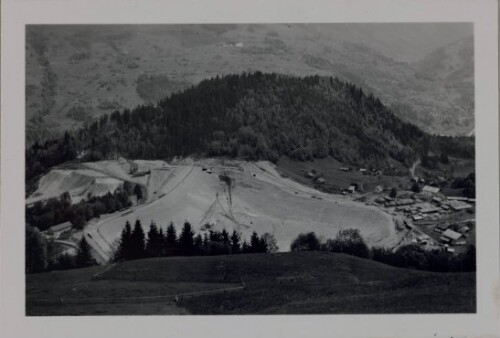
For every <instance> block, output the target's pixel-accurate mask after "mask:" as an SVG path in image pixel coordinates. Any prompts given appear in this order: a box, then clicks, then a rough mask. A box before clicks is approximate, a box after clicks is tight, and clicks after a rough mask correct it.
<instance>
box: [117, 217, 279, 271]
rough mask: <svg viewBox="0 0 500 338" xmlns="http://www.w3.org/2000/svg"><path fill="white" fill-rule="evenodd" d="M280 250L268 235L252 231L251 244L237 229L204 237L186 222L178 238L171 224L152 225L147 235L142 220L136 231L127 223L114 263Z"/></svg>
mask: <svg viewBox="0 0 500 338" xmlns="http://www.w3.org/2000/svg"><path fill="white" fill-rule="evenodd" d="M277 250H278V248H277V246H276V241H275V239H274V237H273V236H272V235H271V234H268V233H266V234H264V235H262V236H259V235H258V234H257V233H256V232H253V233H252V236H251V238H250V242H247V241H246V240H245V239H243V238H242V237H241V235H240V234H239V233H238V232H236V230H234V231H233V232H232V233H231V234H230V233H229V232H227V231H226V230H225V229H224V230H222V231H214V230H209V231H208V232H207V233H205V234H204V235H203V236H202V235H201V234H196V233H195V232H194V230H193V227H192V226H191V224H190V223H189V222H187V221H186V222H185V223H184V225H183V227H182V230H181V233H180V234H179V235H177V231H176V228H175V225H174V224H173V223H172V222H171V223H170V224H169V225H168V227H167V228H166V230H165V231H163V228H162V227H158V226H157V225H156V223H154V222H151V224H150V226H149V231H148V232H147V234H145V233H144V230H143V228H142V224H141V221H140V220H137V221H136V222H135V224H134V227H133V228H132V226H131V224H130V223H129V222H128V221H127V222H126V224H125V227H124V228H123V230H122V233H121V236H120V239H119V242H118V247H117V249H116V251H115V254H114V261H121V260H133V259H141V258H148V257H166V256H206V255H231V254H245V253H266V252H276V251H277Z"/></svg>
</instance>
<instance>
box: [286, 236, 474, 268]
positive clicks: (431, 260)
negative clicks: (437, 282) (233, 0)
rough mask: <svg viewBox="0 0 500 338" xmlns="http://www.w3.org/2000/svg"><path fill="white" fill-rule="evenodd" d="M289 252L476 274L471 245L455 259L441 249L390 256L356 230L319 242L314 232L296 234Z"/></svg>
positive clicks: (409, 248) (410, 249)
mask: <svg viewBox="0 0 500 338" xmlns="http://www.w3.org/2000/svg"><path fill="white" fill-rule="evenodd" d="M290 249H291V250H292V251H328V252H336V253H344V254H348V255H352V256H357V257H361V258H368V259H372V260H374V261H377V262H381V263H385V264H389V265H393V266H397V267H401V268H411V269H418V270H429V271H436V272H438V271H440V272H465V271H475V270H476V248H475V246H473V245H471V246H469V247H468V249H467V251H466V252H465V253H463V254H459V255H450V254H449V253H448V252H446V251H445V250H444V249H434V250H425V249H423V248H422V247H421V246H419V245H417V244H410V245H405V246H402V247H400V248H399V249H398V250H396V251H395V252H393V251H392V250H390V249H387V248H378V247H373V248H371V249H370V248H368V246H367V245H366V242H365V241H364V239H363V237H362V236H361V234H360V233H359V230H357V229H346V230H340V231H339V232H338V234H337V236H336V237H335V238H332V239H327V240H326V241H321V240H320V239H319V238H318V237H317V236H316V234H315V233H314V232H309V233H306V234H300V235H299V236H297V238H295V240H293V242H292V244H291V246H290Z"/></svg>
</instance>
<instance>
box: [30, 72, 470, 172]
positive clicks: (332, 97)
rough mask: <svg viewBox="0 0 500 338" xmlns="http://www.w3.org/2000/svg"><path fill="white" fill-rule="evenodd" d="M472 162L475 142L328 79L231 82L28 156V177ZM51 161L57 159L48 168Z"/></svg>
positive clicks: (108, 120) (216, 82)
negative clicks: (159, 165)
mask: <svg viewBox="0 0 500 338" xmlns="http://www.w3.org/2000/svg"><path fill="white" fill-rule="evenodd" d="M429 151H432V152H433V153H434V154H441V153H443V152H445V153H446V154H447V155H451V156H457V157H463V156H465V157H473V156H474V146H473V140H467V139H457V138H438V137H431V136H429V135H428V134H426V133H424V132H423V131H421V130H420V129H419V128H417V127H415V126H414V125H412V124H409V123H406V122H403V121H402V120H401V119H399V118H398V117H396V116H395V115H394V114H393V113H392V112H391V111H390V110H389V109H387V108H386V107H385V106H384V105H383V104H382V103H381V102H380V100H378V99H377V98H375V97H373V96H372V95H366V94H365V93H364V92H363V91H362V90H361V89H360V88H358V87H355V86H353V85H352V84H349V83H346V82H343V81H341V80H339V79H334V78H332V77H319V76H313V77H305V78H298V77H293V76H283V75H277V74H262V73H255V74H243V75H230V76H225V77H222V78H219V77H217V78H215V79H210V80H205V81H202V82H201V83H200V84H199V85H198V86H196V87H192V88H189V89H187V90H185V91H184V92H182V93H178V94H173V95H172V96H170V97H169V98H167V99H165V100H163V101H161V102H160V103H159V104H158V105H157V106H153V105H148V106H139V107H137V108H136V109H134V110H133V111H132V112H131V111H129V110H124V111H123V112H122V113H119V112H118V111H117V112H115V113H113V114H111V115H110V116H109V117H108V116H104V117H103V118H101V119H100V120H99V121H96V122H94V123H92V124H89V125H88V126H87V127H85V128H83V129H80V130H79V131H78V132H76V133H74V134H73V136H70V135H68V134H67V135H65V137H64V138H61V139H60V140H59V141H55V144H54V143H53V142H52V143H48V145H47V144H44V145H40V144H35V145H34V146H33V147H31V148H30V149H28V151H27V153H26V158H27V166H26V169H27V177H28V178H29V177H33V176H36V175H37V174H39V173H41V172H44V171H45V170H46V169H47V168H49V167H51V166H53V165H55V164H58V163H63V162H65V161H68V160H71V159H74V158H75V157H76V154H77V153H80V154H81V157H82V156H83V159H84V160H87V161H94V160H97V159H106V158H110V157H115V156H117V154H120V155H121V156H125V157H127V158H143V159H165V158H169V157H173V156H179V155H180V156H188V155H192V154H206V155H209V156H221V155H225V156H231V157H239V158H244V159H248V160H257V159H264V160H271V161H273V162H276V161H277V160H278V159H279V157H281V156H283V155H287V156H289V157H292V158H296V159H300V160H308V159H312V158H324V157H326V156H332V157H334V158H336V159H337V160H339V161H341V162H343V163H346V164H352V165H358V166H365V167H369V168H378V169H380V170H383V171H384V170H391V172H392V173H394V164H396V163H397V162H399V163H400V165H401V164H402V165H404V166H408V165H409V164H410V163H411V162H412V161H413V160H414V159H415V158H416V157H418V156H420V154H427V153H428V152H429ZM54 157H55V158H54Z"/></svg>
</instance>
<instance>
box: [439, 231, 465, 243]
mask: <svg viewBox="0 0 500 338" xmlns="http://www.w3.org/2000/svg"><path fill="white" fill-rule="evenodd" d="M460 237H462V234H461V233H459V232H456V231H453V230H451V229H447V230H446V231H445V232H443V236H441V241H442V242H445V243H448V244H454V243H456V241H457V240H459V239H460Z"/></svg>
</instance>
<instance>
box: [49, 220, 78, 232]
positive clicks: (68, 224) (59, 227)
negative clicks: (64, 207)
mask: <svg viewBox="0 0 500 338" xmlns="http://www.w3.org/2000/svg"><path fill="white" fill-rule="evenodd" d="M72 227H73V224H71V222H70V221H67V222H64V223H61V224H57V225H54V226H51V227H50V228H48V229H47V232H52V233H53V234H54V235H58V234H60V233H61V232H63V231H65V230H69V229H71V228H72Z"/></svg>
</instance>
